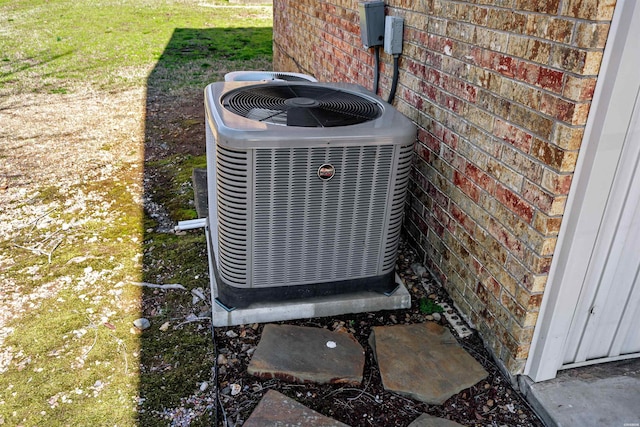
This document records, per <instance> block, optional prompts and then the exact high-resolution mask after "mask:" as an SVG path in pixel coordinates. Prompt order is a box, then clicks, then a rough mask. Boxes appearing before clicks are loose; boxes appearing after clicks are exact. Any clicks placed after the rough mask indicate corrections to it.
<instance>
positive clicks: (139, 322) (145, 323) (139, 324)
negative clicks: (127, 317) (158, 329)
mask: <svg viewBox="0 0 640 427" xmlns="http://www.w3.org/2000/svg"><path fill="white" fill-rule="evenodd" d="M133 326H135V327H136V328H138V329H140V330H141V331H144V330H145V329H149V327H151V322H149V319H145V318H144V317H141V318H139V319H136V320H134V321H133Z"/></svg>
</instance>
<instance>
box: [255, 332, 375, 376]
mask: <svg viewBox="0 0 640 427" xmlns="http://www.w3.org/2000/svg"><path fill="white" fill-rule="evenodd" d="M247 371H248V372H249V374H251V375H254V376H257V377H259V378H278V379H281V380H285V381H290V382H299V383H305V382H314V383H319V384H325V383H333V384H351V385H358V384H360V383H361V382H362V373H363V371H364V349H363V348H362V346H361V345H360V344H359V343H358V342H357V341H356V340H355V338H353V336H352V335H350V334H347V333H341V332H332V331H329V330H327V329H323V328H310V327H304V326H293V325H274V324H269V325H265V327H264V330H263V331H262V338H261V339H260V343H259V344H258V347H257V348H256V351H255V352H254V353H253V357H252V358H251V362H249V367H248V369H247Z"/></svg>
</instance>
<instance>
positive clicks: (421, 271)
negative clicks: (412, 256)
mask: <svg viewBox="0 0 640 427" xmlns="http://www.w3.org/2000/svg"><path fill="white" fill-rule="evenodd" d="M411 269H412V270H413V272H414V273H416V275H417V276H418V277H422V276H424V275H425V274H427V269H426V268H424V266H423V265H422V264H420V263H418V262H416V263H413V264H411Z"/></svg>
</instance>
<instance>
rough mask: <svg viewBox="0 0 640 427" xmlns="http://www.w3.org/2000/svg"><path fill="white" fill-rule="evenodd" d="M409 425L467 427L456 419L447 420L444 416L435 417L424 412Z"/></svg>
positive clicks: (420, 426)
mask: <svg viewBox="0 0 640 427" xmlns="http://www.w3.org/2000/svg"><path fill="white" fill-rule="evenodd" d="M409 427H465V426H463V425H462V424H458V423H456V422H455V421H451V420H446V419H444V418H438V417H433V416H431V415H428V414H422V415H420V416H419V417H418V418H416V419H415V420H414V421H413V422H412V423H411V424H409Z"/></svg>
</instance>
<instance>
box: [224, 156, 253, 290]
mask: <svg viewBox="0 0 640 427" xmlns="http://www.w3.org/2000/svg"><path fill="white" fill-rule="evenodd" d="M249 170H250V167H249V154H248V152H243V151H236V150H230V149H228V148H224V147H222V146H220V145H218V146H216V172H217V173H216V184H217V209H218V246H219V249H220V250H219V258H220V259H219V266H218V267H219V270H218V271H219V274H220V275H221V276H222V277H223V278H224V279H225V280H226V281H228V282H229V283H230V284H234V285H238V286H246V283H247V271H248V270H247V268H248V265H249V260H248V257H247V251H248V237H249V234H248V228H247V223H248V209H247V208H248V203H249V188H248V185H249V175H248V174H249Z"/></svg>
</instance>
